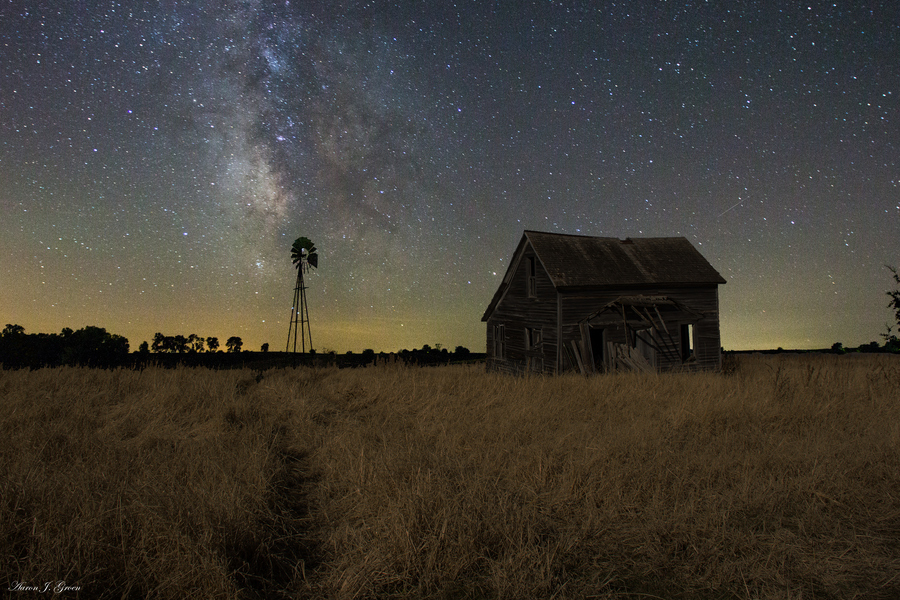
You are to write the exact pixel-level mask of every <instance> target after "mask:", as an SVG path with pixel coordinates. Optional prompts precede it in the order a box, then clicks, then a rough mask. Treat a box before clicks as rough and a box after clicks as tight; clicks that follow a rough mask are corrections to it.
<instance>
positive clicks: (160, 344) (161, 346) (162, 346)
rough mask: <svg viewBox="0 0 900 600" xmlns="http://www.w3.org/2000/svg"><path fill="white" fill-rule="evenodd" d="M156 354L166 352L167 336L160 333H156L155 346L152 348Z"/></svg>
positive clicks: (154, 336) (154, 335)
mask: <svg viewBox="0 0 900 600" xmlns="http://www.w3.org/2000/svg"><path fill="white" fill-rule="evenodd" d="M150 347H151V348H152V349H153V351H154V352H165V351H166V336H164V335H163V334H162V333H160V332H158V331H157V332H156V333H154V334H153V345H152V346H150Z"/></svg>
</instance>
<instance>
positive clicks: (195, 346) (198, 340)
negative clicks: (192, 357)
mask: <svg viewBox="0 0 900 600" xmlns="http://www.w3.org/2000/svg"><path fill="white" fill-rule="evenodd" d="M187 341H188V346H189V347H190V351H191V352H203V344H204V343H205V342H206V340H204V339H203V338H202V337H200V336H199V335H197V334H196V333H192V334H190V335H189V336H188V339H187Z"/></svg>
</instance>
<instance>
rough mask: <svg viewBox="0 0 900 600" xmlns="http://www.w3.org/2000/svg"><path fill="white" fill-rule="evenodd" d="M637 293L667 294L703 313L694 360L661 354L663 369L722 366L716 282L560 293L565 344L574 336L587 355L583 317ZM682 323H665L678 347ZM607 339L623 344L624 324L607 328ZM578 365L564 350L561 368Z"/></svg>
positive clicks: (697, 328) (696, 332) (697, 327)
mask: <svg viewBox="0 0 900 600" xmlns="http://www.w3.org/2000/svg"><path fill="white" fill-rule="evenodd" d="M637 295H654V296H666V297H667V298H671V299H672V300H675V301H677V302H679V303H681V304H683V305H684V306H686V307H687V308H689V309H691V310H693V311H695V312H697V313H700V314H701V315H703V318H701V319H700V320H699V321H698V322H697V323H696V324H695V325H694V356H695V361H692V362H691V363H689V364H682V363H681V361H678V362H673V361H670V360H666V358H665V357H664V356H658V366H659V368H660V370H670V369H674V368H679V369H688V370H692V369H718V368H720V367H721V341H720V337H719V301H718V288H717V287H716V286H714V285H713V286H709V287H687V288H685V287H663V288H652V289H647V288H619V289H614V290H599V291H598V290H592V291H582V292H563V293H561V295H560V312H561V319H560V321H561V323H562V333H561V336H560V337H561V338H562V343H563V345H564V346H566V345H571V341H572V340H574V341H575V342H576V343H577V344H578V345H579V347H580V348H581V349H582V357H585V356H588V354H587V353H586V352H585V348H584V344H583V340H582V331H581V328H580V323H581V321H582V320H583V319H584V318H585V317H587V316H589V315H591V314H593V313H594V312H596V311H597V310H598V309H600V308H602V307H603V306H605V305H606V304H608V303H610V302H612V301H614V300H615V299H616V298H618V297H620V296H637ZM679 325H680V323H678V322H672V323H670V322H667V323H666V326H667V327H668V329H669V334H670V335H671V337H672V339H673V341H674V343H675V344H676V347H678V346H680V343H681V339H680V336H681V331H680V327H679ZM606 341H607V342H613V343H616V344H624V343H625V330H624V328H623V327H610V328H608V329H607V331H606ZM585 342H586V341H585ZM575 368H577V365H575V364H572V362H571V361H570V360H569V358H568V353H566V352H564V353H563V356H562V360H561V369H560V370H562V371H566V370H569V369H575Z"/></svg>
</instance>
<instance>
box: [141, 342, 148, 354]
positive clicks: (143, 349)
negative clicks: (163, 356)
mask: <svg viewBox="0 0 900 600" xmlns="http://www.w3.org/2000/svg"><path fill="white" fill-rule="evenodd" d="M138 352H140V353H141V354H149V353H150V345H149V344H147V340H144V341H143V342H141V345H140V346H138Z"/></svg>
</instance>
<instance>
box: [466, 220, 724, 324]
mask: <svg viewBox="0 0 900 600" xmlns="http://www.w3.org/2000/svg"><path fill="white" fill-rule="evenodd" d="M529 245H530V246H531V247H532V248H533V249H534V252H535V254H536V255H537V257H538V260H539V261H540V262H541V264H542V265H543V267H544V269H545V270H546V271H547V273H548V275H549V276H550V279H551V281H552V282H553V285H554V286H555V287H556V288H557V289H558V290H565V289H591V288H614V287H621V286H637V287H648V286H655V285H665V286H673V285H674V286H681V285H691V286H692V285H716V284H723V283H725V279H724V278H723V277H722V276H721V275H719V273H718V272H717V271H716V270H715V269H714V268H713V267H712V265H710V264H709V262H707V260H706V259H705V258H703V255H702V254H700V252H698V251H697V249H696V248H694V246H693V244H691V243H690V242H689V241H688V240H687V239H686V238H684V237H664V238H626V239H624V240H620V239H618V238H610V237H589V236H583V235H566V234H559V233H546V232H541V231H529V230H526V231H525V232H524V233H523V234H522V239H521V240H520V241H519V245H518V246H517V247H516V251H515V253H514V254H513V258H512V260H511V261H510V264H509V267H508V269H507V272H506V275H505V276H504V278H503V282H502V283H501V284H500V287H499V288H498V289H497V292H496V293H495V294H494V298H493V299H492V300H491V303H490V305H489V306H488V308H487V310H486V311H485V313H484V317H482V320H483V321H484V320H487V318H488V316H489V315H490V313H492V312H493V309H494V307H495V306H496V305H497V303H498V302H499V301H500V299H501V298H502V296H503V294H504V293H505V291H506V289H507V287H508V286H509V283H510V280H511V278H512V273H513V272H514V270H515V267H516V265H517V264H518V262H519V260H520V259H521V257H522V254H523V253H524V251H525V248H526V247H527V246H529Z"/></svg>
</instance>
